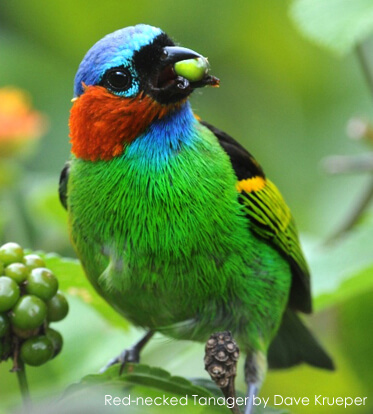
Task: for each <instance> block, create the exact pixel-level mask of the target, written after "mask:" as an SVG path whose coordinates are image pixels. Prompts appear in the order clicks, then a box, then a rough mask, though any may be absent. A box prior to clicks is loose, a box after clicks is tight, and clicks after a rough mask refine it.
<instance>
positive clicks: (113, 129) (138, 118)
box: [69, 86, 171, 161]
mask: <svg viewBox="0 0 373 414" xmlns="http://www.w3.org/2000/svg"><path fill="white" fill-rule="evenodd" d="M170 109H171V108H170V107H169V106H166V105H161V104H159V103H157V102H155V101H154V100H153V99H151V98H150V97H149V96H147V95H142V94H140V95H139V96H137V97H136V98H125V97H120V96H116V95H113V94H112V93H110V92H109V91H107V90H106V89H105V88H104V87H102V86H88V87H87V88H86V89H85V91H84V93H83V94H82V95H81V96H80V97H79V98H78V99H76V100H74V104H73V106H72V108H71V111H70V122H69V126H70V138H71V144H72V149H71V151H72V153H73V154H74V155H75V156H76V157H78V158H83V159H85V160H90V161H96V160H110V159H112V158H114V157H116V156H117V155H120V154H121V153H122V152H123V150H124V147H125V145H126V144H129V143H130V142H131V141H133V140H134V139H135V138H136V137H137V136H139V135H140V134H141V133H142V132H143V131H144V130H145V129H146V128H147V127H148V126H149V125H150V123H151V122H153V121H154V120H155V119H160V118H162V117H163V116H165V115H166V114H167V113H168V112H169V111H170Z"/></svg>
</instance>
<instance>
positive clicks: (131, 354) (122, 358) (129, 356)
mask: <svg viewBox="0 0 373 414" xmlns="http://www.w3.org/2000/svg"><path fill="white" fill-rule="evenodd" d="M153 335H154V332H153V331H149V332H147V333H146V335H145V336H144V337H143V338H141V339H140V341H139V342H137V343H136V344H135V345H133V346H132V347H131V348H128V349H125V350H123V351H122V352H121V353H120V354H119V355H118V356H117V357H115V358H113V359H111V360H110V361H109V362H108V363H107V364H106V365H105V366H104V367H103V368H101V369H100V374H102V373H103V372H105V371H106V370H107V369H108V368H110V367H111V366H112V365H115V364H120V370H119V375H121V374H122V372H123V370H124V368H125V366H126V364H127V363H128V362H130V363H136V364H137V363H139V362H140V352H141V350H142V348H143V347H144V346H145V345H146V344H147V343H148V341H149V340H150V338H151V337H152V336H153Z"/></svg>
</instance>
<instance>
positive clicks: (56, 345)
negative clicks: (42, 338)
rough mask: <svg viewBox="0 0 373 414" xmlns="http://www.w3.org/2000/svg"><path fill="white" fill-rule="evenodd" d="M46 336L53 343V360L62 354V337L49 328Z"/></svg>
mask: <svg viewBox="0 0 373 414" xmlns="http://www.w3.org/2000/svg"><path fill="white" fill-rule="evenodd" d="M45 335H46V337H47V338H48V339H49V340H50V341H51V342H52V345H53V357H52V358H54V357H56V356H57V355H58V354H59V353H60V352H61V349H62V345H63V339H62V335H61V334H60V333H59V332H58V331H56V330H54V329H52V328H48V329H47V330H46V331H45Z"/></svg>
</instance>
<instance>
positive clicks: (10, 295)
mask: <svg viewBox="0 0 373 414" xmlns="http://www.w3.org/2000/svg"><path fill="white" fill-rule="evenodd" d="M19 295H20V290H19V286H18V285H17V283H16V282H15V281H14V280H13V279H11V278H10V277H7V276H1V277H0V312H6V311H8V310H10V309H11V308H12V307H13V306H14V305H15V304H16V302H17V300H18V299H19Z"/></svg>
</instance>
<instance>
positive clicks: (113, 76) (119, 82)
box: [103, 68, 131, 92]
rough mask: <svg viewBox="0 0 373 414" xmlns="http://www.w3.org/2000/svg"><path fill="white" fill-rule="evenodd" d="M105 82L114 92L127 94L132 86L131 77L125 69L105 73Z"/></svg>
mask: <svg viewBox="0 0 373 414" xmlns="http://www.w3.org/2000/svg"><path fill="white" fill-rule="evenodd" d="M103 81H104V82H103V85H104V86H106V87H107V88H109V89H111V90H112V91H113V92H125V91H126V90H127V89H128V88H129V87H130V86H131V75H130V73H129V72H128V70H127V69H124V68H116V69H111V70H109V71H108V72H106V73H105V76H104V79H103Z"/></svg>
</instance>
